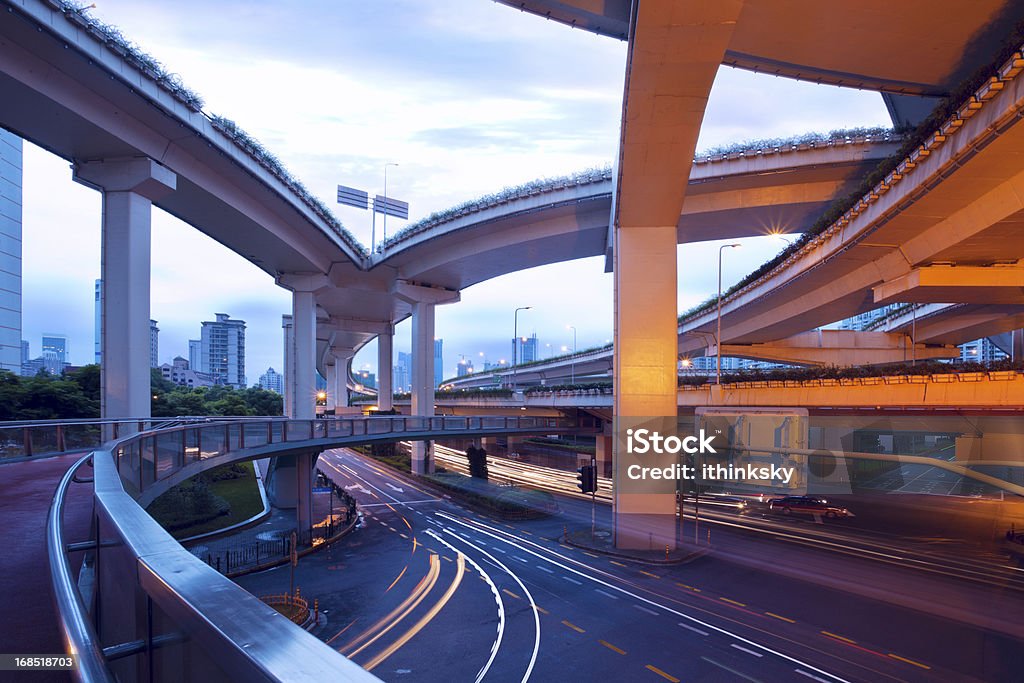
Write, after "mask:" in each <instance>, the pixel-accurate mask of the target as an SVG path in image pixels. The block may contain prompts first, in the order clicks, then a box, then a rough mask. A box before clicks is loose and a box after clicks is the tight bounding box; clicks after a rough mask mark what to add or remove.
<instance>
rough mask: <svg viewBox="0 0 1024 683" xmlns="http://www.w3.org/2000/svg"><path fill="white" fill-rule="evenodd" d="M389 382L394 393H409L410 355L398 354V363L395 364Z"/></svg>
mask: <svg viewBox="0 0 1024 683" xmlns="http://www.w3.org/2000/svg"><path fill="white" fill-rule="evenodd" d="M391 382H392V387H393V388H394V390H395V391H409V390H411V389H412V354H411V353H406V352H405V351H399V352H398V362H397V363H396V364H395V367H394V375H393V376H392V378H391Z"/></svg>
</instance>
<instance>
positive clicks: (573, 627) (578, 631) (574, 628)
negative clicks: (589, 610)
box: [562, 619, 586, 633]
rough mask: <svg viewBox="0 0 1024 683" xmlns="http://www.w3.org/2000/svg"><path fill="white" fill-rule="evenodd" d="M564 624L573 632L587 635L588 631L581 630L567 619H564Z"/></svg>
mask: <svg viewBox="0 0 1024 683" xmlns="http://www.w3.org/2000/svg"><path fill="white" fill-rule="evenodd" d="M562 623H563V624H565V625H566V626H568V627H569V628H571V629H572V630H573V631H576V633H586V631H584V630H583V629H581V628H580V627H579V626H577V625H576V624H574V623H572V622H569V621H566V620H565V619H562Z"/></svg>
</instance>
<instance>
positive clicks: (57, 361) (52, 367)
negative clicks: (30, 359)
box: [40, 334, 69, 375]
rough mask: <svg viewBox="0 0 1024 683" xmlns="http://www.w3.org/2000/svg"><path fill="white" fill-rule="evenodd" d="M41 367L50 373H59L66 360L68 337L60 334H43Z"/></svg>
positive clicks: (66, 362)
mask: <svg viewBox="0 0 1024 683" xmlns="http://www.w3.org/2000/svg"><path fill="white" fill-rule="evenodd" d="M40 357H41V358H42V359H43V369H44V370H46V371H47V372H48V373H50V374H51V375H60V374H61V373H63V372H64V367H65V366H67V365H68V364H69V361H68V338H67V337H65V336H64V335H61V334H44V335H43V355H42V356H40Z"/></svg>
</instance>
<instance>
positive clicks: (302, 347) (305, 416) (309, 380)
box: [290, 289, 316, 420]
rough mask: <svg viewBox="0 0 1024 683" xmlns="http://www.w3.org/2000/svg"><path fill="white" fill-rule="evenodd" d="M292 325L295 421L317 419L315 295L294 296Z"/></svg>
mask: <svg viewBox="0 0 1024 683" xmlns="http://www.w3.org/2000/svg"><path fill="white" fill-rule="evenodd" d="M292 321H293V323H294V326H295V344H294V351H293V353H294V355H295V360H294V364H295V374H294V375H293V378H292V379H291V380H290V382H291V385H292V391H293V392H294V393H293V396H294V401H295V405H294V413H293V414H292V415H291V417H292V418H294V419H296V420H312V419H313V418H314V417H316V301H315V300H314V297H313V292H310V291H303V290H298V289H297V290H295V291H293V292H292Z"/></svg>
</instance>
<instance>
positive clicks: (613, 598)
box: [594, 588, 619, 600]
mask: <svg viewBox="0 0 1024 683" xmlns="http://www.w3.org/2000/svg"><path fill="white" fill-rule="evenodd" d="M594 592H595V593H600V594H601V595H603V596H605V597H606V598H611V599H612V600H618V599H619V596H617V595H612V594H611V593H609V592H608V591H603V590H601V589H600V588H595V589H594Z"/></svg>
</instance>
